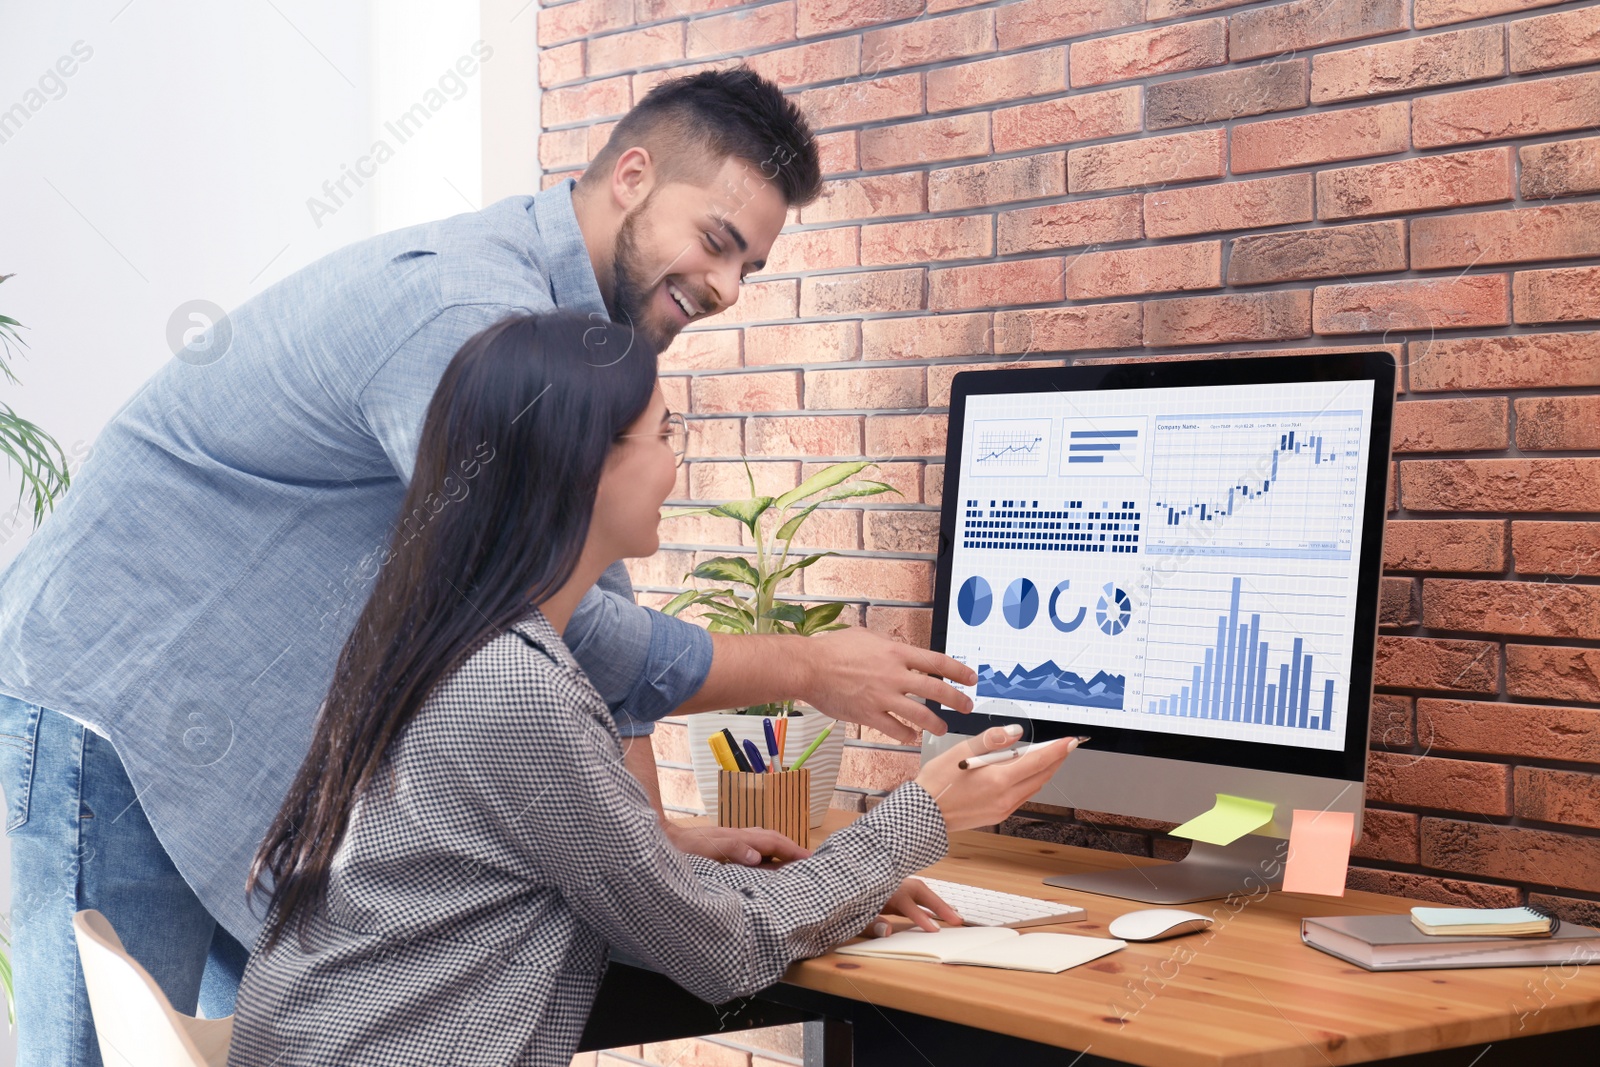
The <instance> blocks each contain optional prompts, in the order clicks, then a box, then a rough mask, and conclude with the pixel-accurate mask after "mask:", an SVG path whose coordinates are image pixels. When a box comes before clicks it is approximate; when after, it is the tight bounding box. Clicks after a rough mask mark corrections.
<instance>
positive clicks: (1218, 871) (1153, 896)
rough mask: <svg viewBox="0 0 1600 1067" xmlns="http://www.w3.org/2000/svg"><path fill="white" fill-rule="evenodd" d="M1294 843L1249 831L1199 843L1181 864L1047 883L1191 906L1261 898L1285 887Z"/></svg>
mask: <svg viewBox="0 0 1600 1067" xmlns="http://www.w3.org/2000/svg"><path fill="white" fill-rule="evenodd" d="M1288 847H1289V842H1287V841H1285V840H1282V839H1281V838H1276V837H1263V836H1261V835H1259V834H1245V835H1244V836H1243V837H1241V838H1239V839H1238V840H1237V841H1234V842H1233V843H1232V844H1229V845H1212V844H1208V843H1206V842H1204V841H1196V842H1194V844H1193V846H1192V847H1191V848H1190V849H1189V854H1188V855H1187V856H1185V857H1184V858H1183V859H1181V860H1178V861H1177V862H1176V863H1160V864H1153V865H1151V866H1148V867H1128V868H1125V869H1123V870H1120V871H1092V872H1086V873H1083V874H1058V875H1056V876H1054V877H1051V878H1046V879H1045V880H1044V884H1045V885H1053V886H1059V887H1061V888H1062V889H1077V890H1080V891H1082V892H1085V893H1098V894H1100V895H1101V896H1107V897H1121V898H1123V899H1124V900H1140V901H1144V902H1145V903H1147V904H1189V903H1192V902H1194V901H1197V900H1219V899H1221V898H1224V897H1228V896H1232V895H1235V894H1237V895H1240V896H1255V895H1257V894H1259V893H1260V892H1262V890H1263V889H1267V888H1271V889H1277V888H1279V887H1280V886H1282V885H1283V864H1284V857H1285V856H1286V855H1287V854H1288Z"/></svg>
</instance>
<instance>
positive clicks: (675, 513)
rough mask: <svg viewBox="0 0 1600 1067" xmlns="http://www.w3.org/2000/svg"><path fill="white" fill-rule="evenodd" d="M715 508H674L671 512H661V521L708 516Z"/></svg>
mask: <svg viewBox="0 0 1600 1067" xmlns="http://www.w3.org/2000/svg"><path fill="white" fill-rule="evenodd" d="M715 510H716V508H674V509H673V510H672V511H663V512H662V513H661V517H662V518H663V519H681V518H684V517H685V516H688V515H709V514H711V513H712V512H713V511H715Z"/></svg>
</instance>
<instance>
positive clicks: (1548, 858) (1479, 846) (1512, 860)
mask: <svg viewBox="0 0 1600 1067" xmlns="http://www.w3.org/2000/svg"><path fill="white" fill-rule="evenodd" d="M1422 862H1423V864H1424V865H1425V866H1428V867H1433V868H1436V869H1438V870H1445V871H1458V872H1460V873H1462V874H1474V875H1479V876H1481V877H1487V878H1501V879H1505V880H1506V881H1515V882H1532V883H1534V884H1536V885H1549V886H1557V887H1561V888H1565V889H1578V890H1583V891H1585V892H1594V891H1597V890H1600V837H1580V836H1578V835H1576V834H1563V833H1557V832H1555V831H1552V830H1536V829H1532V828H1530V827H1525V826H1503V825H1498V824H1492V823H1484V822H1461V821H1458V820H1455V819H1434V818H1424V819H1423V820H1422Z"/></svg>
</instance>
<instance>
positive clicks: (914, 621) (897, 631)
mask: <svg viewBox="0 0 1600 1067" xmlns="http://www.w3.org/2000/svg"><path fill="white" fill-rule="evenodd" d="M866 626H867V629H869V630H871V631H872V632H873V633H875V634H882V635H883V636H884V637H888V638H891V639H893V640H895V641H899V642H901V643H903V644H908V645H914V646H916V647H917V648H927V647H928V642H929V640H930V639H931V636H932V631H933V612H932V611H930V610H929V609H927V608H895V607H888V606H886V605H880V604H868V605H867V619H866Z"/></svg>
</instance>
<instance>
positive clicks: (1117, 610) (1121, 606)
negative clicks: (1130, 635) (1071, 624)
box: [1094, 582, 1133, 637]
mask: <svg viewBox="0 0 1600 1067" xmlns="http://www.w3.org/2000/svg"><path fill="white" fill-rule="evenodd" d="M1132 618H1133V598H1132V597H1130V596H1128V594H1127V593H1124V592H1123V591H1122V590H1121V589H1118V588H1117V587H1116V584H1115V583H1113V582H1107V583H1106V585H1105V588H1104V589H1102V590H1101V591H1100V602H1099V603H1098V604H1096V605H1095V608H1094V621H1095V625H1097V626H1099V627H1100V629H1101V630H1103V631H1105V632H1106V633H1108V634H1110V635H1112V636H1113V637H1115V636H1116V635H1117V634H1120V633H1121V632H1122V631H1124V630H1126V629H1127V628H1128V623H1129V621H1130V620H1132Z"/></svg>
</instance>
